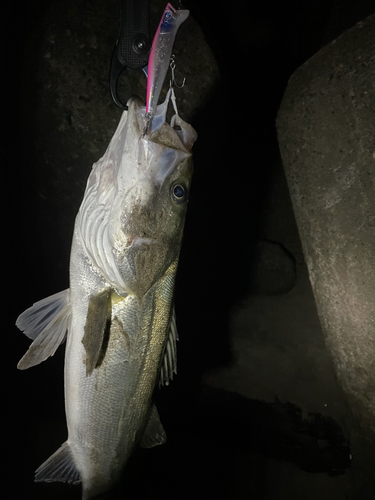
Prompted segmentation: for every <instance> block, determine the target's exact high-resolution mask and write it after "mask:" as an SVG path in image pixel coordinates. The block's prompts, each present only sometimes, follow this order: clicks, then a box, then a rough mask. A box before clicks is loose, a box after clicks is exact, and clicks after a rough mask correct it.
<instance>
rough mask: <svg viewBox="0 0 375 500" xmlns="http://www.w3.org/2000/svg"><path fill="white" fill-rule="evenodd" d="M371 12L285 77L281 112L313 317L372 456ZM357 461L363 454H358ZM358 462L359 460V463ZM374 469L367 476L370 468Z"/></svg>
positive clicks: (374, 132)
mask: <svg viewBox="0 0 375 500" xmlns="http://www.w3.org/2000/svg"><path fill="white" fill-rule="evenodd" d="M374 30H375V16H371V17H369V18H368V19H366V20H365V21H363V22H360V23H359V24H357V25H356V26H355V27H353V28H352V29H351V30H349V31H347V32H346V33H344V34H343V35H342V36H341V37H339V38H338V39H337V40H335V41H334V42H332V43H331V44H330V45H328V46H326V47H325V48H324V49H322V50H321V51H320V52H318V53H317V54H316V55H315V56H314V57H312V58H311V59H310V60H309V61H307V62H306V63H305V64H304V65H303V66H301V67H300V68H299V69H298V70H297V71H296V72H295V74H294V75H293V76H292V77H291V79H290V82H289V85H288V87H287V90H286V92H285V95H284V98H283V101H282V104H281V108H280V111H279V115H278V121H277V128H278V138H279V144H280V151H281V156H282V159H283V164H284V168H285V171H286V175H287V180H288V184H289V189H290V193H291V197H292V201H293V206H294V210H295V214H296V219H297V224H298V228H299V233H300V236H301V241H302V245H303V249H304V253H305V257H306V261H307V265H308V268H309V275H310V280H311V283H312V287H313V291H314V295H315V300H316V303H317V308H318V313H319V317H320V320H321V323H322V326H323V330H324V333H325V337H326V343H327V345H328V347H329V349H330V350H331V352H332V355H333V359H334V363H335V367H336V372H337V376H338V379H339V381H340V383H341V385H342V387H343V388H344V391H345V392H346V394H347V396H348V398H349V401H350V405H351V408H352V411H353V413H354V415H355V416H356V418H357V421H358V422H360V426H361V429H362V432H363V435H362V436H361V437H359V436H358V434H356V433H355V431H354V430H353V433H354V435H353V445H354V447H355V449H356V450H357V449H358V448H357V447H358V444H359V442H361V443H362V444H363V442H364V441H365V442H368V444H369V446H370V447H371V452H369V455H367V454H366V453H365V452H363V454H362V455H363V456H362V465H364V466H365V465H366V464H367V466H369V465H370V464H371V467H369V469H370V470H371V469H372V464H373V463H374V462H373V460H374V458H375V453H374V448H375V365H374V352H375V336H374V329H375V308H374V297H375V280H374V275H375V259H374V249H375V190H374V177H375V142H374V137H375V119H374V116H375V95H374V92H373V82H374V80H375V65H374V53H375V39H374ZM355 458H356V459H357V460H360V458H359V453H358V452H357V454H356V456H355ZM357 463H358V462H357ZM371 475H372V472H371Z"/></svg>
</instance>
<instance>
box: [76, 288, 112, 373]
mask: <svg viewBox="0 0 375 500" xmlns="http://www.w3.org/2000/svg"><path fill="white" fill-rule="evenodd" d="M110 295H111V291H110V290H103V291H102V292H100V293H98V294H96V295H93V296H91V297H90V302H89V307H88V311H87V317H86V324H85V333H84V335H83V339H82V344H83V345H84V347H85V350H86V376H87V377H88V376H89V375H91V373H92V372H93V371H94V368H95V367H96V366H97V364H98V362H99V361H100V359H101V357H102V354H103V352H102V350H103V349H105V333H106V331H107V332H108V331H109V326H110V325H109V322H110Z"/></svg>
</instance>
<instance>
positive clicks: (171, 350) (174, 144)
mask: <svg viewBox="0 0 375 500" xmlns="http://www.w3.org/2000/svg"><path fill="white" fill-rule="evenodd" d="M172 94H173V89H170V90H169V92H168V94H167V98H166V100H165V102H164V103H163V104H160V105H159V106H158V107H157V109H156V113H155V116H154V118H153V121H152V129H151V130H150V131H149V133H148V134H146V135H145V134H143V133H142V131H143V130H144V128H145V125H146V118H145V107H143V106H141V102H140V101H139V100H138V99H137V98H133V99H131V100H130V101H129V103H128V106H129V109H128V111H125V112H124V113H123V115H122V117H121V120H120V123H119V125H118V128H117V130H116V132H115V134H114V136H113V138H112V140H111V143H110V145H109V147H108V149H107V151H106V153H105V154H104V156H103V157H102V158H101V159H100V160H99V161H98V162H97V163H96V164H95V165H94V166H93V169H92V172H91V174H90V176H89V179H88V182H87V187H86V191H85V195H84V199H83V202H82V205H81V207H80V210H79V212H78V215H77V218H76V222H75V229H74V236H73V242H72V250H71V259H70V288H69V289H68V290H65V291H62V292H60V293H58V294H55V295H53V296H51V297H48V298H46V299H44V300H41V301H39V302H37V303H35V304H34V305H33V306H32V307H31V308H30V309H27V310H26V311H25V312H24V313H22V314H21V315H20V316H19V318H18V320H17V326H18V327H19V328H20V329H21V330H23V331H24V333H25V334H26V335H27V336H29V337H30V338H32V339H33V340H34V341H33V343H32V344H31V346H30V348H29V350H28V351H27V353H26V354H25V355H24V357H23V358H22V359H21V361H20V362H19V364H18V367H19V368H20V369H26V368H29V367H31V366H34V365H36V364H38V363H40V362H42V361H44V360H45V359H46V358H48V357H49V356H51V355H53V354H54V352H55V351H56V349H57V347H58V346H59V345H60V344H61V342H62V341H63V340H64V338H65V336H66V332H67V346H66V354H65V409H66V418H67V427H68V439H67V441H66V442H65V443H64V444H63V445H62V446H61V447H60V448H59V449H58V450H57V451H56V452H55V453H54V454H53V455H52V456H51V457H50V458H49V459H48V460H47V461H46V462H44V463H43V464H42V465H41V466H40V467H39V469H38V470H37V471H36V477H35V480H36V481H47V482H52V481H63V482H67V483H79V482H81V483H82V490H83V497H82V498H83V499H91V498H94V497H96V496H97V495H98V494H102V493H105V492H107V491H110V490H111V489H112V488H113V487H114V485H115V484H116V483H117V482H118V480H119V478H120V477H121V474H122V472H123V470H124V467H125V464H126V462H127V460H128V458H129V456H130V455H131V453H132V452H133V451H134V449H135V448H136V447H137V446H138V445H141V446H144V447H151V446H155V445H157V444H161V443H163V442H164V441H165V439H166V436H165V431H164V429H163V427H162V424H161V423H160V420H159V416H158V412H157V410H156V408H155V406H154V404H153V400H152V395H153V391H154V388H155V386H156V385H157V383H158V382H160V381H161V382H162V383H168V381H169V380H170V379H171V378H172V376H173V373H174V372H176V338H177V330H176V325H175V314H174V307H173V290H174V281H175V275H176V270H177V263H178V258H179V252H180V247H181V240H182V233H183V227H184V220H185V214H186V208H187V199H188V192H189V188H190V182H191V176H192V152H191V151H192V146H193V144H194V141H195V140H196V132H195V130H194V129H193V128H192V127H191V126H190V125H189V124H187V123H186V122H184V121H183V120H182V119H181V118H180V117H179V116H178V115H174V117H173V118H172V120H171V123H170V124H168V123H167V121H166V113H167V108H168V103H169V100H170V97H171V95H172Z"/></svg>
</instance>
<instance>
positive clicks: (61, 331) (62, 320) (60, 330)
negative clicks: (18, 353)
mask: <svg viewBox="0 0 375 500" xmlns="http://www.w3.org/2000/svg"><path fill="white" fill-rule="evenodd" d="M70 316H71V305H70V290H69V289H67V290H64V291H62V292H59V293H56V294H55V295H51V296H50V297H47V298H45V299H43V300H40V301H39V302H35V304H34V305H33V306H32V307H30V308H29V309H26V311H24V312H23V313H22V314H21V315H20V316H19V317H18V319H17V321H16V325H17V326H18V328H19V329H20V330H22V331H23V332H24V333H25V335H27V336H28V337H29V338H31V339H34V342H33V343H32V344H31V345H30V347H29V349H28V351H27V352H26V354H25V355H24V356H23V357H22V358H21V360H20V361H19V363H18V365H17V367H18V368H19V369H20V370H26V369H27V368H30V367H31V366H35V365H38V364H39V363H41V362H42V361H44V360H46V359H47V358H48V357H49V356H53V355H54V354H55V352H56V350H57V348H58V347H59V345H60V344H61V343H62V342H63V341H64V340H65V337H66V332H67V330H68V328H69V325H70Z"/></svg>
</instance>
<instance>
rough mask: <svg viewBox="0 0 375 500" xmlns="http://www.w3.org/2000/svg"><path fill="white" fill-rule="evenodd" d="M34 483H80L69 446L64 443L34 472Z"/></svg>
mask: <svg viewBox="0 0 375 500" xmlns="http://www.w3.org/2000/svg"><path fill="white" fill-rule="evenodd" d="M34 481H35V482H36V483H39V482H43V481H44V482H46V483H53V482H57V481H59V482H63V483H69V484H79V483H80V482H81V480H80V475H79V472H78V470H77V468H76V466H75V463H74V459H73V456H72V453H71V451H70V448H69V444H68V443H67V442H65V443H64V444H63V445H62V446H60V448H59V449H58V450H57V451H55V453H54V454H53V455H51V456H50V457H49V458H48V459H47V460H46V461H45V462H44V463H43V464H42V465H41V466H40V467H39V468H38V469H37V470H36V471H35V479H34Z"/></svg>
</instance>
